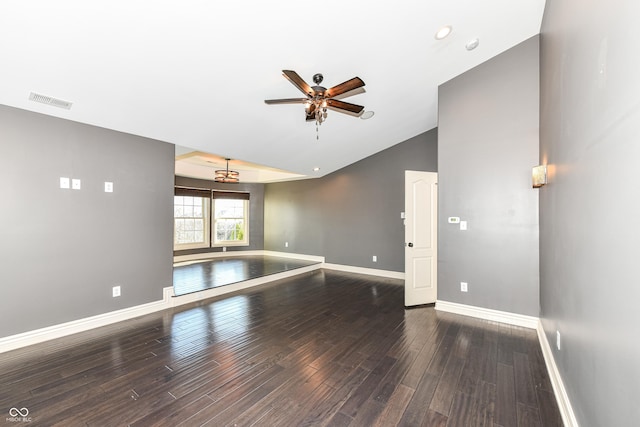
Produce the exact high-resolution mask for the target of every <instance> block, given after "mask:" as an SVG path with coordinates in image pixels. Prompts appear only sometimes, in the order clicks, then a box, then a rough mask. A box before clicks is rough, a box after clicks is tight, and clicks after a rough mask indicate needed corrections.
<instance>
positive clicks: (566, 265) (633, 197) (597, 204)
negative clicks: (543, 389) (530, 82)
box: [540, 0, 640, 426]
mask: <svg viewBox="0 0 640 427" xmlns="http://www.w3.org/2000/svg"><path fill="white" fill-rule="evenodd" d="M639 19H640V3H639V2H634V1H616V0H614V1H606V2H605V1H603V0H597V1H591V2H588V5H585V3H584V2H582V1H578V0H565V1H562V2H558V1H547V6H546V10H545V16H544V20H543V25H542V36H541V110H540V111H541V114H540V119H541V122H540V123H541V133H540V145H541V146H540V157H541V159H542V160H543V161H545V162H547V163H548V164H549V169H550V170H551V176H550V183H549V184H548V185H547V186H545V187H543V188H541V189H540V254H541V256H540V262H541V269H540V272H541V278H540V280H541V281H540V302H541V317H542V324H543V326H544V330H545V332H546V334H547V337H548V339H549V342H550V343H551V345H552V348H553V352H554V358H555V360H556V363H557V365H558V369H559V371H560V374H561V376H562V378H563V381H564V384H565V387H566V388H567V393H568V395H569V398H570V400H571V403H572V405H573V409H574V412H575V413H576V416H577V418H578V421H579V423H580V425H581V426H631V425H638V422H639V421H638V420H640V405H639V404H638V396H640V364H639V361H640V341H639V340H638V336H639V334H638V329H637V328H638V324H640V310H638V301H639V300H640V286H639V284H640V281H639V280H638V275H637V273H638V255H639V254H640V250H639V249H638V244H639V243H640V231H639V230H638V228H637V227H636V222H637V220H638V218H640V183H639V182H640V181H639V180H638V170H639V168H638V163H639V160H640V79H639V76H640V59H639V57H638V49H637V46H636V42H637V40H640V26H638V20H639ZM556 330H559V331H560V333H561V336H562V345H561V350H560V351H558V350H557V349H556V348H555V333H556Z"/></svg>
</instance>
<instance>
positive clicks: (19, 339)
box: [0, 287, 173, 353]
mask: <svg viewBox="0 0 640 427" xmlns="http://www.w3.org/2000/svg"><path fill="white" fill-rule="evenodd" d="M172 295H173V287H168V288H164V289H163V292H162V300H160V301H154V302H150V303H146V304H141V305H136V306H134V307H128V308H123V309H122V310H116V311H110V312H108V313H103V314H98V315H96V316H91V317H85V318H83V319H78V320H73V321H71V322H66V323H61V324H58V325H53V326H48V327H46V328H41V329H36V330H33V331H28V332H24V333H21V334H17V335H11V336H8V337H4V338H0V353H4V352H7V351H10V350H15V349H17V348H21V347H26V346H28V345H32V344H38V343H41V342H44V341H49V340H52V339H55V338H61V337H64V336H67V335H71V334H76V333H78V332H84V331H88V330H90V329H94V328H99V327H101V326H106V325H110V324H112V323H116V322H121V321H123V320H129V319H133V318H135V317H139V316H144V315H145V314H150V313H153V312H156V311H160V310H164V309H165V308H169V307H171V296H172Z"/></svg>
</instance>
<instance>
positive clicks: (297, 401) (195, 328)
mask: <svg viewBox="0 0 640 427" xmlns="http://www.w3.org/2000/svg"><path fill="white" fill-rule="evenodd" d="M265 268H267V267H265ZM184 279H185V280H187V279H189V277H188V275H186V276H185V277H184ZM191 279H193V280H197V278H193V277H192V278H191ZM403 300H404V289H403V282H402V281H399V280H394V279H384V278H376V277H373V276H364V275H358V274H353V273H343V272H334V271H328V270H318V271H315V272H312V273H305V274H301V275H299V276H296V277H294V278H290V279H285V280H279V281H276V282H273V283H270V284H267V285H262V286H259V287H256V288H252V289H247V290H244V291H241V292H236V293H233V294H230V295H227V296H223V297H216V298H212V299H210V300H208V301H203V302H198V303H194V304H191V305H188V306H184V307H179V308H175V309H171V310H166V311H164V312H159V313H153V314H150V315H147V316H141V317H140V318H136V319H131V320H129V321H127V322H122V323H118V324H114V325H110V326H106V327H104V328H98V329H95V330H92V331H87V332H85V333H81V334H76V335H72V336H68V337H64V338H61V339H58V340H52V341H49V342H46V343H42V344H38V345H34V346H31V347H29V348H24V349H19V350H14V351H12V352H8V353H4V354H3V355H2V357H0V385H2V387H0V403H1V404H2V405H0V406H2V407H6V408H11V407H14V406H16V407H18V406H19V407H27V408H29V411H30V414H29V416H30V417H32V420H33V421H32V425H47V426H68V425H99V426H110V425H134V426H137V427H140V426H176V425H180V424H182V425H185V426H187V425H194V424H195V425H202V424H205V425H207V424H208V425H229V426H232V425H300V426H305V425H307V426H316V425H336V426H337V425H352V426H358V425H367V426H369V425H376V426H387V425H404V426H420V425H428V426H437V425H469V426H492V425H494V424H495V425H502V426H509V427H511V426H515V425H518V423H519V424H520V425H543V426H545V427H546V426H551V427H554V426H561V425H562V421H561V418H560V414H559V411H558V408H557V405H556V401H555V397H554V395H553V392H552V388H551V384H550V381H549V377H548V373H547V372H546V367H545V366H544V360H543V358H542V353H541V352H540V349H539V346H538V345H537V341H536V335H535V331H530V330H526V329H522V328H518V327H512V326H508V325H501V324H497V323H493V322H486V321H482V320H478V319H473V318H469V317H464V316H458V315H454V314H451V313H443V312H437V311H435V310H434V308H433V307H420V308H414V309H405V308H404V306H403ZM536 422H537V424H536Z"/></svg>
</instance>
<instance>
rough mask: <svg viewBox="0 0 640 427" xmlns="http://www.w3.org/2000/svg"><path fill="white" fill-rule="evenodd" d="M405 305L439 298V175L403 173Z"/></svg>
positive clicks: (428, 301) (434, 173) (430, 301)
mask: <svg viewBox="0 0 640 427" xmlns="http://www.w3.org/2000/svg"><path fill="white" fill-rule="evenodd" d="M404 200H405V202H404V204H405V248H404V260H405V285H404V305H405V306H407V307H409V306H414V305H421V304H430V303H434V302H436V298H437V296H438V293H437V290H438V286H437V285H438V280H437V279H438V250H437V248H438V174H437V173H436V172H417V171H405V198H404Z"/></svg>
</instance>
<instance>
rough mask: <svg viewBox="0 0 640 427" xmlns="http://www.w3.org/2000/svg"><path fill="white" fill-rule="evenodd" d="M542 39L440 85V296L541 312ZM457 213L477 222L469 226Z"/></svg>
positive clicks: (503, 308)
mask: <svg viewBox="0 0 640 427" xmlns="http://www.w3.org/2000/svg"><path fill="white" fill-rule="evenodd" d="M538 41H539V40H538V37H533V38H531V39H529V40H527V41H525V42H523V43H521V44H519V45H518V46H516V47H514V48H512V49H510V50H508V51H506V52H504V53H502V54H500V55H498V56H497V57H495V58H492V59H490V60H489V61H487V62H485V63H483V64H481V65H479V66H477V67H475V68H474V69H472V70H470V71H468V72H466V73H464V74H462V75H460V76H458V77H456V78H454V79H452V80H450V81H448V82H446V83H444V84H443V85H441V86H440V88H439V92H438V97H439V107H438V116H439V118H438V203H439V206H438V216H439V219H438V299H439V300H443V301H448V302H454V303H460V304H466V305H471V306H476V307H484V308H489V309H494V310H500V311H506V312H511V313H517V314H524V315H529V316H536V317H537V316H538V314H539V273H538V190H535V189H532V188H531V168H532V167H533V166H535V165H536V164H538V108H539V77H538V57H539V51H538ZM448 217H460V219H461V220H463V221H467V224H468V230H467V231H461V230H460V227H459V225H457V224H449V223H448V222H447V219H448ZM460 282H467V283H468V292H466V293H463V292H461V291H460Z"/></svg>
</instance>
